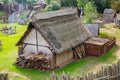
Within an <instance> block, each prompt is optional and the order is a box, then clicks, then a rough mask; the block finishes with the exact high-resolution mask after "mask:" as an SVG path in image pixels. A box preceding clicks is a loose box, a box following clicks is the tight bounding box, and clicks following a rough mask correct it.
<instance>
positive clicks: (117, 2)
mask: <svg viewBox="0 0 120 80" xmlns="http://www.w3.org/2000/svg"><path fill="white" fill-rule="evenodd" d="M111 3H112V9H114V10H116V11H117V12H120V0H112V1H111Z"/></svg>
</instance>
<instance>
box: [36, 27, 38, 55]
mask: <svg viewBox="0 0 120 80" xmlns="http://www.w3.org/2000/svg"><path fill="white" fill-rule="evenodd" d="M36 48H37V53H38V34H37V29H36Z"/></svg>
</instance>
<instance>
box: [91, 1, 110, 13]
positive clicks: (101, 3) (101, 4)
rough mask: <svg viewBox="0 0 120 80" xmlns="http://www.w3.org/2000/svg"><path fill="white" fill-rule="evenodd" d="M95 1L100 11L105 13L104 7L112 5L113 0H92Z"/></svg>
mask: <svg viewBox="0 0 120 80" xmlns="http://www.w3.org/2000/svg"><path fill="white" fill-rule="evenodd" d="M91 1H92V2H94V4H95V6H96V7H97V11H98V12H99V13H103V11H104V9H106V8H110V7H111V0H91Z"/></svg>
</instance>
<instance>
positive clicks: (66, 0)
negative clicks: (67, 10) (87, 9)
mask: <svg viewBox="0 0 120 80" xmlns="http://www.w3.org/2000/svg"><path fill="white" fill-rule="evenodd" d="M60 2H61V6H62V7H76V6H77V1H76V0H60Z"/></svg>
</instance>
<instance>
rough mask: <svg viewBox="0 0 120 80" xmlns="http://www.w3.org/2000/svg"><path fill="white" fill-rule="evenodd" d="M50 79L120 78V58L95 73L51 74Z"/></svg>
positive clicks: (116, 79)
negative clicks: (77, 74) (115, 62)
mask: <svg viewBox="0 0 120 80" xmlns="http://www.w3.org/2000/svg"><path fill="white" fill-rule="evenodd" d="M50 80H120V60H119V61H118V62H117V64H114V65H112V66H105V67H102V68H101V69H100V70H99V71H98V72H97V73H93V72H90V73H88V74H83V75H82V76H76V77H74V76H71V75H70V74H65V73H63V74H62V75H59V76H58V75H56V74H52V75H51V78H50Z"/></svg>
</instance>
